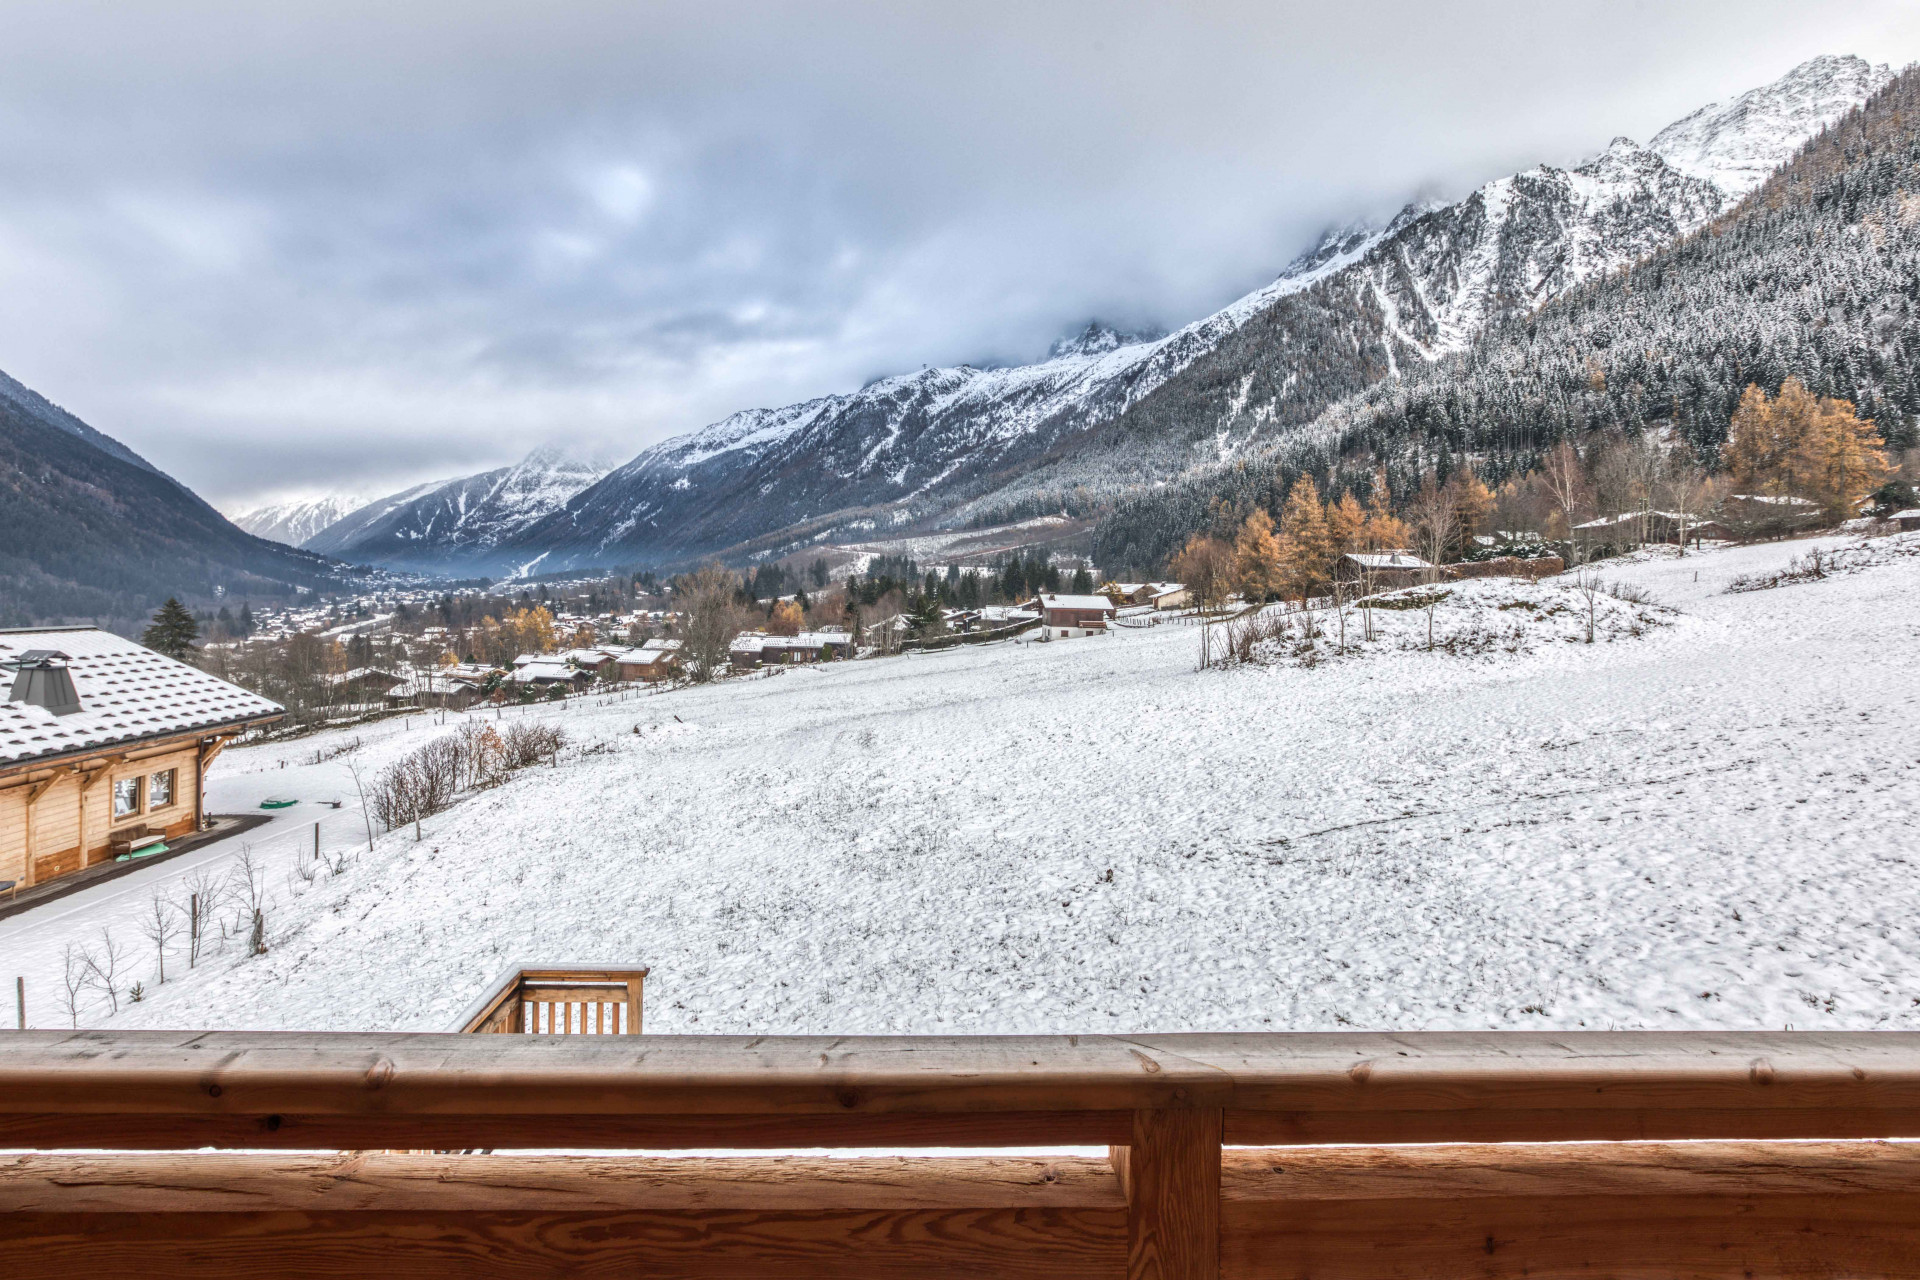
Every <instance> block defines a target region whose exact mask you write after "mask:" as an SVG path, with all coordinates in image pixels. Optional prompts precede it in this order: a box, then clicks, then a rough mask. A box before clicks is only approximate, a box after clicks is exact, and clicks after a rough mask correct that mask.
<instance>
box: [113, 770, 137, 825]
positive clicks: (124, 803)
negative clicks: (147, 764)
mask: <svg viewBox="0 0 1920 1280" xmlns="http://www.w3.org/2000/svg"><path fill="white" fill-rule="evenodd" d="M138 812H140V779H138V778H122V779H120V780H119V781H118V782H116V783H114V784H113V816H114V818H115V820H116V821H117V820H118V819H121V818H131V817H132V816H133V815H134V814H136V813H138Z"/></svg>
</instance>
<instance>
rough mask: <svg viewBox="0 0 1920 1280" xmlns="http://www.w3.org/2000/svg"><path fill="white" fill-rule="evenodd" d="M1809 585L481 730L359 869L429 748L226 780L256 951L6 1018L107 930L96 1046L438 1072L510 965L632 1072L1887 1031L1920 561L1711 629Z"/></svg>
mask: <svg viewBox="0 0 1920 1280" xmlns="http://www.w3.org/2000/svg"><path fill="white" fill-rule="evenodd" d="M1849 541H1851V540H1847V539H1830V540H1828V541H1827V542H1825V543H1824V544H1821V545H1823V546H1826V547H1838V546H1840V545H1843V544H1844V543H1846V542H1849ZM1812 545H1814V544H1810V543H1807V542H1798V543H1787V544H1776V545H1772V546H1763V547H1754V548H1745V549H1738V550H1728V551H1718V552H1712V553H1708V554H1704V555H1689V556H1687V557H1685V558H1682V559H1672V558H1667V557H1650V558H1647V559H1644V560H1642V561H1640V562H1637V563H1632V564H1622V563H1620V562H1609V563H1608V564H1607V565H1605V566H1603V573H1604V575H1605V576H1606V577H1607V578H1608V579H1609V580H1610V581H1618V582H1623V583H1626V584H1629V585H1630V586H1633V587H1638V588H1641V589H1644V591H1645V592H1646V593H1647V594H1648V595H1649V596H1650V597H1651V599H1652V600H1653V601H1656V602H1658V605H1659V606H1664V607H1663V608H1659V609H1657V610H1654V612H1656V613H1657V614H1658V615H1659V617H1658V620H1657V625H1647V626H1633V625H1630V623H1629V624H1623V625H1622V626H1620V627H1614V628H1612V629H1610V630H1609V629H1605V628H1603V630H1602V634H1601V635H1600V636H1599V639H1598V641H1597V642H1596V643H1594V644H1591V645H1589V644H1586V643H1583V634H1582V632H1581V631H1580V630H1579V629H1578V628H1577V626H1576V624H1570V623H1568V621H1567V618H1566V616H1565V613H1564V612H1563V611H1555V610H1554V609H1552V608H1551V605H1552V603H1553V602H1554V601H1555V600H1565V599H1572V598H1576V597H1577V596H1578V593H1577V592H1575V591H1573V590H1571V589H1570V588H1566V587H1558V588H1556V587H1554V586H1553V585H1551V584H1545V585H1543V586H1542V587H1540V588H1525V587H1523V586H1519V585H1514V584H1499V585H1497V586H1494V585H1490V584H1472V587H1473V589H1472V590H1466V589H1463V590H1462V591H1461V593H1460V595H1459V598H1457V599H1450V600H1448V601H1446V602H1442V603H1441V604H1440V605H1438V606H1437V608H1436V611H1435V616H1434V622H1435V626H1436V630H1437V632H1438V634H1439V635H1440V636H1441V637H1442V638H1444V637H1445V636H1446V635H1447V634H1450V632H1449V628H1454V629H1456V630H1457V629H1460V628H1462V627H1467V626H1479V625H1481V623H1482V622H1484V621H1485V620H1486V619H1493V620H1494V621H1496V622H1498V623H1499V624H1500V625H1502V626H1506V625H1508V624H1511V623H1514V622H1515V621H1516V620H1520V621H1524V620H1525V619H1526V618H1529V617H1535V616H1538V617H1543V618H1546V619H1547V621H1546V622H1544V623H1542V624H1541V626H1542V627H1545V628H1546V629H1544V630H1540V629H1536V630H1532V631H1528V630H1527V629H1526V628H1524V627H1522V628H1521V631H1522V632H1523V633H1524V634H1525V635H1527V636H1529V637H1531V639H1530V640H1529V641H1528V642H1527V643H1517V644H1512V645H1506V644H1501V643H1497V642H1496V643H1486V644H1479V645H1464V646H1456V647H1455V648H1456V651H1455V652H1451V653H1450V652H1447V651H1446V649H1445V648H1444V647H1442V648H1439V649H1436V650H1435V651H1431V652H1429V651H1427V650H1426V649H1425V648H1424V646H1422V645H1420V644H1417V643H1415V644H1397V643H1377V644H1374V645H1373V646H1371V647H1370V648H1369V650H1368V651H1367V652H1366V653H1364V654H1360V655H1354V654H1348V655H1345V656H1334V657H1331V658H1325V659H1324V660H1317V661H1314V662H1312V663H1308V664H1302V663H1298V662H1287V661H1281V662H1276V663H1273V664H1271V665H1264V666H1243V667H1239V668H1236V669H1232V670H1213V671H1206V672H1200V671H1197V670H1196V669H1195V659H1196V656H1197V652H1198V636H1197V633H1196V631H1195V630H1194V629H1193V628H1191V627H1179V626H1172V627H1159V628H1154V629H1152V630H1140V631H1122V632H1119V633H1117V634H1114V635H1111V636H1108V637H1102V638H1094V639H1085V640H1074V641H1066V642H1057V643H1053V644H1045V645H1041V644H1024V645H1015V644H1000V645H995V646H991V647H986V648H981V649H972V650H956V651H949V652H944V653H937V654H924V655H913V656H909V657H904V658H895V659H888V660H882V661H866V662H859V663H847V664H840V665H837V666H828V667H824V668H813V669H797V670H792V671H787V672H783V673H778V674H774V675H771V676H767V677H762V678H756V679H751V680H743V681H737V682H727V683H724V684H722V685H719V686H716V687H710V688H705V689H696V690H682V691H674V692H668V693H662V694H651V695H644V696H635V697H632V698H629V699H627V700H624V701H618V702H612V703H608V704H605V705H601V706H597V707H596V706H592V705H588V704H584V703H577V704H575V706H574V707H573V708H570V709H567V710H550V709H546V708H542V709H539V710H537V711H532V712H510V713H508V714H509V716H510V717H511V716H514V715H529V716H534V717H540V718H545V719H549V720H551V721H553V722H556V723H558V724H560V725H561V726H563V727H564V729H565V731H566V732H567V734H568V735H569V738H570V740H571V745H570V746H569V748H568V749H567V751H566V752H565V753H563V755H562V757H561V759H560V762H559V765H558V767H556V768H552V769H546V768H539V769H533V770H529V771H527V772H525V773H523V774H521V775H519V776H518V777H516V778H515V779H513V780H512V781H510V782H509V783H507V784H506V785H504V786H501V787H499V788H497V789H495V790H492V791H486V792H483V793H480V794H478V795H475V796H472V797H470V798H468V799H466V800H463V801H462V802H461V803H459V804H458V805H457V806H456V807H454V808H453V809H451V810H449V811H448V812H446V813H444V814H441V815H440V816H438V817H436V818H433V819H429V820H428V821H427V823H426V824H425V828H424V832H423V834H424V839H423V840H421V841H420V842H419V843H415V841H414V836H413V832H412V830H411V829H407V830H404V831H395V832H392V833H390V834H386V835H382V836H380V837H379V839H378V840H377V842H376V844H375V847H374V849H373V850H372V851H371V852H367V851H366V848H365V843H366V842H365V831H364V825H363V820H362V817H361V814H360V812H359V810H358V807H357V803H356V801H355V797H354V791H353V784H352V780H351V778H350V777H349V775H348V773H347V771H346V767H345V766H346V762H347V760H348V759H357V760H358V761H359V763H360V766H361V768H362V770H363V772H364V771H369V770H377V769H378V768H380V767H381V766H382V765H383V763H385V762H386V761H388V760H391V759H392V758H394V757H395V756H396V755H397V754H399V753H400V752H402V751H405V750H408V749H410V748H412V747H414V746H417V745H419V744H421V743H423V742H425V741H427V740H428V739H429V738H430V737H431V736H433V735H435V734H438V733H444V732H447V730H445V729H439V728H434V727H432V726H430V725H429V724H427V723H426V721H425V720H424V719H416V720H415V721H414V722H413V724H412V727H411V728H410V729H405V730H403V729H401V728H400V727H399V726H398V725H386V726H381V727H379V728H376V729H373V730H367V729H361V730H356V731H349V732H347V733H345V734H338V735H329V736H323V737H319V738H308V739H303V740H301V741H299V742H296V743H290V744H286V745H281V746H273V747H262V748H255V749H247V750H234V751H229V752H228V753H227V754H226V755H225V756H223V757H222V758H221V760H220V762H219V763H218V765H217V766H216V773H215V778H214V782H213V787H214V802H215V803H214V807H215V808H216V809H217V810H220V811H237V810H240V809H244V808H249V807H251V806H253V805H256V804H257V803H258V801H259V800H260V799H261V798H263V797H264V796H266V795H268V794H286V795H289V796H297V797H299V798H300V799H301V800H302V803H301V804H299V805H296V806H294V807H293V808H291V809H288V810H285V811H283V812H282V814H281V816H279V817H278V818H277V819H276V820H275V822H274V823H273V824H272V825H271V826H269V827H268V828H266V829H264V830H262V831H261V832H259V833H256V834H255V835H254V837H253V839H252V840H251V843H252V845H253V846H254V848H255V849H256V851H257V852H258V854H259V855H260V858H261V861H262V863H263V865H264V866H265V867H266V872H265V883H266V889H267V893H268V895H269V906H268V908H267V925H268V941H269V946H270V949H269V951H268V953H267V954H266V955H265V956H260V957H252V958H248V957H245V956H243V955H242V954H241V952H242V948H241V947H240V946H239V945H238V943H237V942H235V943H229V944H228V945H227V946H226V947H225V948H224V949H219V948H215V949H214V950H213V951H212V953H211V954H210V955H208V956H206V957H203V959H202V960H201V962H200V964H199V966H198V967H197V968H196V969H194V970H193V971H192V972H191V973H188V972H187V966H186V962H185V957H184V954H183V953H182V954H174V955H170V956H169V958H168V961H167V973H168V978H169V980H168V981H167V983H166V984H165V985H164V986H160V985H158V984H157V983H156V982H155V981H154V972H153V970H154V954H153V946H152V944H151V943H150V942H148V941H147V940H146V939H145V938H143V937H142V936H141V935H140V932H139V928H138V923H137V920H138V917H139V916H140V915H141V914H142V913H143V912H144V911H145V910H146V909H147V907H148V903H149V901H150V899H151V896H152V895H153V893H154V892H155V891H156V890H158V891H161V892H175V893H177V892H179V891H180V888H181V886H182V885H183V884H184V883H185V881H186V879H187V878H188V877H189V876H190V875H192V874H194V871H195V868H194V867H193V866H192V865H183V864H184V863H186V861H187V860H182V861H176V862H173V863H168V864H163V865H160V866H156V867H153V868H150V869H144V870H142V871H141V872H139V873H136V874H134V875H132V876H129V877H126V878H124V879H122V880H119V881H116V882H114V883H112V884H110V885H105V886H102V887H100V888H97V889H94V890H90V891H88V892H86V893H83V894H79V895H76V896H74V897H71V898H68V899H66V900H64V901H61V902H58V903H55V904H51V905H49V906H47V907H44V908H40V909H37V910H35V911H32V912H29V913H27V914H25V915H23V916H20V917H15V918H14V919H11V920H7V921H0V981H4V982H5V984H6V985H7V986H8V987H10V986H11V985H12V984H11V981H10V980H11V978H12V977H13V975H15V974H20V975H23V976H25V978H26V981H27V986H28V992H29V997H28V1006H29V1007H28V1015H29V1021H30V1022H31V1023H32V1024H33V1025H36V1026H42V1027H51V1026H64V1025H66V1024H67V1022H68V1014H67V1012H66V1010H65V1009H64V1008H63V1007H61V1003H60V1000H59V992H60V990H61V965H62V954H63V949H64V948H65V947H66V946H67V945H68V944H69V943H75V944H91V945H93V946H95V947H96V949H97V948H98V947H99V946H100V945H101V944H100V943H99V938H100V935H101V930H102V928H103V927H104V928H106V929H107V930H109V931H110V932H111V934H112V936H113V938H114V939H115V940H116V941H117V942H118V943H119V944H120V945H121V946H122V947H123V948H124V949H125V951H126V952H127V953H128V959H127V961H126V967H125V969H124V970H123V973H124V975H125V976H126V978H127V979H128V981H131V980H133V979H140V980H143V981H144V984H145V987H146V993H145V999H143V1000H142V1001H141V1002H139V1003H137V1004H132V1003H129V1002H128V1001H127V1000H126V999H125V997H124V996H122V999H121V1003H120V1010H119V1012H118V1013H117V1014H115V1013H112V1012H111V1010H110V1008H109V1006H108V1005H107V1004H106V1003H105V1002H104V1001H103V1000H101V999H100V998H99V997H98V995H97V993H95V994H92V995H89V996H86V997H84V998H83V1007H82V1008H81V1010H80V1015H79V1020H80V1022H81V1025H85V1026H116V1027H216V1028H315V1029H386V1028H391V1029H418V1030H442V1029H447V1028H448V1027H449V1025H450V1023H451V1021H452V1020H453V1019H454V1018H455V1017H456V1015H457V1014H458V1012H459V1011H460V1010H461V1009H462V1008H463V1007H464V1006H465V1005H466V1004H467V1003H468V1002H469V1001H470V1000H471V999H472V998H473V997H474V996H475V995H476V994H477V993H478V992H479V991H480V990H481V988H482V987H483V986H484V985H486V984H487V983H488V982H489V981H490V980H491V979H492V978H493V977H494V976H495V975H496V974H498V973H499V972H500V971H501V970H502V969H503V968H504V967H506V965H507V964H508V963H509V961H513V960H521V959H525V960H530V961H557V960H564V961H582V962H589V961H605V962H609V963H629V962H639V963H643V964H646V965H650V966H651V967H652V975H651V977H650V978H649V980H648V987H647V995H648V1002H647V1028H648V1030H650V1031H660V1032H763V1033H779V1032H793V1033H799V1032H839V1033H859V1032H1072V1031H1083V1032H1100V1031H1138V1032H1146V1031H1178V1030H1235V1029H1237V1030H1268V1029H1273V1030H1278V1029H1338V1028H1347V1027H1353V1028H1389V1029H1415V1028H1447V1027H1519V1028H1575V1027H1592V1028H1612V1027H1668V1028H1683V1027H1757V1028H1777V1027H1784V1026H1792V1027H1797V1028H1816V1027H1855V1028H1871V1027H1920V934H1917V933H1916V929H1917V927H1920V926H1917V920H1920V877H1916V873H1915V866H1914V858H1913V852H1914V849H1915V842H1914V838H1913V823H1914V819H1915V813H1916V806H1917V803H1920V763H1916V762H1917V761H1920V752H1917V751H1916V750H1915V747H1916V723H1920V718H1917V717H1916V714H1915V713H1916V702H1917V701H1920V679H1916V674H1915V673H1916V666H1915V663H1914V661H1913V654H1914V650H1915V646H1916V641H1920V554H1916V553H1920V535H1911V536H1903V537H1900V538H1893V539H1884V540H1881V541H1879V542H1877V543H1875V544H1873V548H1874V549H1873V551H1872V552H1871V553H1870V554H1860V555H1854V556H1851V557H1849V558H1848V560H1847V565H1846V571H1845V572H1841V573H1835V574H1829V575H1828V576H1826V577H1824V578H1816V579H1813V580H1808V581H1792V582H1789V583H1787V584H1786V585H1781V586H1778V587H1775V588H1772V589H1767V590H1755V591H1744V592H1739V593H1729V592H1727V591H1726V590H1725V588H1726V586H1727V584H1728V583H1729V582H1730V581H1731V580H1733V579H1734V578H1735V577H1737V576H1744V577H1747V578H1753V577H1755V576H1756V575H1758V576H1765V575H1768V574H1772V573H1774V572H1775V571H1777V570H1780V569H1782V568H1785V567H1786V566H1787V564H1788V562H1789V561H1790V560H1792V559H1793V558H1794V557H1795V556H1801V555H1804V554H1805V553H1806V552H1807V551H1808V550H1809V548H1810V547H1811V546H1812ZM1503 592H1504V593H1506V594H1501V593H1503ZM1516 592H1531V594H1530V595H1528V596H1527V597H1526V598H1527V599H1529V600H1532V601H1534V605H1535V606H1536V607H1510V608H1502V607H1501V605H1502V604H1503V603H1504V604H1511V602H1512V601H1513V600H1514V599H1516V598H1518V597H1516V595H1515V594H1514V593H1516ZM1608 599H1609V600H1610V601H1613V603H1614V604H1616V605H1618V604H1620V602H1619V601H1614V600H1613V598H1612V597H1608ZM1476 602H1477V603H1476ZM1622 607H1623V608H1624V607H1626V606H1622ZM1632 607H1633V608H1646V609H1652V608H1653V606H1651V605H1648V606H1639V605H1636V606H1632ZM1620 616H1621V617H1623V618H1624V617H1626V615H1625V614H1621V615H1620ZM1475 619H1479V620H1480V621H1475ZM1391 621H1392V624H1393V625H1395V626H1398V627H1401V628H1403V629H1404V628H1410V627H1419V628H1421V631H1420V633H1419V634H1420V635H1421V636H1422V637H1424V628H1425V625H1426V622H1427V618H1426V615H1425V613H1424V612H1423V611H1418V610H1416V611H1409V612H1402V613H1399V614H1397V615H1394V617H1393V618H1392V619H1391ZM1348 625H1349V627H1350V628H1351V627H1353V626H1354V625H1356V624H1354V623H1353V622H1352V621H1349V624H1348ZM1569 626H1576V629H1574V630H1568V627H1569ZM1556 628H1557V629H1556ZM1636 632H1637V634H1636ZM489 714H491V713H489ZM356 736H357V737H359V738H360V739H361V740H362V741H361V744H360V746H359V748H358V749H357V751H355V752H352V753H350V754H348V755H345V756H342V757H341V758H339V759H335V760H332V761H326V762H322V763H314V762H313V761H314V760H315V756H316V752H321V753H324V752H326V751H328V750H331V749H332V748H333V747H334V746H336V745H340V742H339V740H340V739H343V738H353V737H356ZM332 799H339V800H342V801H343V804H342V806H341V808H339V809H337V810H335V809H332V808H322V807H318V804H319V802H321V801H325V800H332ZM316 817H317V818H319V819H320V821H321V839H322V845H323V849H324V850H325V852H326V853H327V855H328V857H329V859H331V860H335V862H336V865H338V866H339V867H340V870H339V871H338V872H337V874H336V873H334V872H332V871H330V870H321V871H319V872H318V873H316V874H315V875H314V877H313V879H312V881H311V882H309V881H307V880H305V879H303V878H302V877H301V876H299V875H298V874H295V872H294V866H295V860H296V857H295V855H296V852H297V850H298V849H299V847H300V846H302V845H303V844H310V842H311V839H312V834H311V823H312V822H313V821H314V820H315V819H316ZM356 845H357V846H358V848H359V850H360V852H358V853H357V854H349V851H350V850H352V849H353V848H354V847H355V846H356ZM235 847H236V845H235V843H229V844H227V845H223V846H217V847H215V848H213V849H210V850H207V851H204V852H203V853H200V854H196V855H191V857H192V859H194V860H196V861H198V862H199V863H202V864H204V866H203V867H202V870H218V869H221V868H224V867H226V866H228V865H230V864H231V862H232V860H233V854H234V851H235ZM123 985H124V984H123ZM7 1013H8V1014H9V1016H10V1014H11V1010H7Z"/></svg>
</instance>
